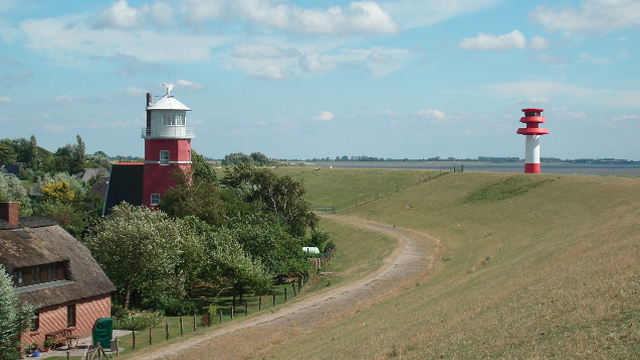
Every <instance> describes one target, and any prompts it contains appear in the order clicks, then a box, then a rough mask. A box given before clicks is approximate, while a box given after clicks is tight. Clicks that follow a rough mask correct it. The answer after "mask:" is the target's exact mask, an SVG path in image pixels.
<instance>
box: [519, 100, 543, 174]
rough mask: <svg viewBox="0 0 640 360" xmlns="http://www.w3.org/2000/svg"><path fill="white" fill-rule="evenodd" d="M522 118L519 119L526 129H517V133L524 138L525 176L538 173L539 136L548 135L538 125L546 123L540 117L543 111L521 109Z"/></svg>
mask: <svg viewBox="0 0 640 360" xmlns="http://www.w3.org/2000/svg"><path fill="white" fill-rule="evenodd" d="M522 111H523V112H524V116H523V117H522V118H520V122H521V123H525V124H527V127H526V128H520V129H518V131H517V133H518V134H521V135H525V136H526V142H525V159H524V172H525V174H539V173H540V135H545V134H548V133H549V130H547V129H545V128H541V127H540V124H541V123H543V122H546V120H545V119H544V116H542V115H541V114H542V112H543V111H544V110H543V109H535V108H527V109H522Z"/></svg>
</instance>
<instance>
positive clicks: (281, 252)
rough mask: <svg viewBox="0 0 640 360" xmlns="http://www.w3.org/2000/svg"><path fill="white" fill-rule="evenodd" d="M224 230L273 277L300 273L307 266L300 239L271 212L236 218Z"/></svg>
mask: <svg viewBox="0 0 640 360" xmlns="http://www.w3.org/2000/svg"><path fill="white" fill-rule="evenodd" d="M226 231H227V232H228V234H229V236H230V237H232V238H233V239H235V240H236V241H237V242H238V243H239V244H240V245H241V246H242V248H243V249H244V251H245V252H246V253H247V254H249V255H250V256H251V258H252V259H254V260H255V261H258V262H260V263H262V264H263V265H264V266H265V268H266V269H267V271H269V273H270V274H271V275H272V276H278V277H281V276H287V275H291V274H301V273H303V272H304V271H305V270H307V269H308V263H307V261H306V258H305V255H304V253H303V251H302V240H301V239H299V238H296V237H294V236H292V235H291V234H289V233H288V232H287V230H286V229H284V228H283V227H282V226H281V225H280V223H279V222H278V221H273V219H271V215H270V214H259V213H255V214H252V215H250V216H244V217H241V218H236V219H234V220H233V221H232V222H231V224H230V225H229V228H228V229H227V230H226Z"/></svg>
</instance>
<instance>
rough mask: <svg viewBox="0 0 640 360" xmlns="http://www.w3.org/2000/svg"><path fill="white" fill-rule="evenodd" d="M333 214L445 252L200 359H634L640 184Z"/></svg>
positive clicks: (416, 191) (513, 181)
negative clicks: (309, 320) (301, 320)
mask: <svg viewBox="0 0 640 360" xmlns="http://www.w3.org/2000/svg"><path fill="white" fill-rule="evenodd" d="M381 171H384V170H381ZM318 173H321V172H318ZM309 176H311V175H309ZM318 176H321V175H320V174H319V175H318ZM310 191H312V190H310ZM340 216H349V217H355V218H359V219H360V221H364V222H368V221H372V222H376V223H382V224H388V225H389V226H391V227H393V226H395V227H396V228H403V229H412V230H415V231H417V232H419V233H422V234H429V235H432V236H433V237H434V238H437V239H439V240H440V243H439V244H440V246H441V249H442V250H441V251H442V252H441V253H439V254H437V259H432V258H430V256H433V255H430V254H428V253H423V259H424V261H434V263H433V264H434V265H435V266H434V267H433V268H432V269H430V270H429V271H426V272H422V273H421V274H422V275H419V276H413V277H411V278H410V281H408V282H405V283H403V285H402V287H401V288H400V290H399V291H396V292H392V293H390V294H388V296H386V297H384V298H379V299H378V300H375V301H373V302H372V303H366V304H358V303H355V304H354V303H353V301H351V302H350V303H349V305H348V306H351V307H350V308H348V309H347V310H351V311H346V312H343V313H341V314H340V315H339V316H336V317H333V319H334V320H332V321H328V322H324V323H322V324H319V325H318V326H311V327H309V328H306V329H303V330H299V331H295V330H294V331H289V332H288V331H285V330H282V332H279V331H274V332H273V333H274V334H277V336H276V338H275V341H274V340H267V341H266V342H261V339H263V338H261V337H259V336H254V335H257V334H256V333H252V332H237V333H236V335H238V336H236V337H231V338H219V340H214V339H211V340H210V341H209V342H208V343H205V344H207V345H203V346H205V348H202V347H200V345H199V349H200V350H203V351H201V352H198V353H197V354H198V356H197V358H206V357H203V356H204V355H203V354H207V356H214V357H215V356H216V354H217V353H218V352H220V354H222V353H223V351H231V354H232V355H231V358H266V359H271V358H275V359H308V358H310V357H311V356H312V357H313V358H314V359H388V358H398V359H425V358H444V359H488V358H496V359H508V358H512V359H516V358H517V359H535V358H544V359H547V358H589V359H611V358H625V359H631V358H640V295H639V294H640V179H638V178H618V177H596V176H552V175H536V176H525V175H520V174H491V173H456V174H450V175H448V176H445V177H441V178H439V179H437V180H435V181H430V182H425V183H422V184H419V185H418V186H414V187H411V188H409V189H407V190H406V191H401V192H399V193H397V194H394V195H393V196H389V197H386V198H383V199H380V200H379V201H376V202H373V203H370V204H367V205H366V206H363V207H358V208H356V209H353V210H352V211H351V212H349V213H347V214H342V215H340ZM362 305H367V306H362ZM317 306H319V305H315V306H314V307H317ZM320 313H322V310H320ZM363 325H364V326H363ZM286 328H287V326H284V327H281V328H280V329H286ZM243 331H245V330H243ZM267 332H268V331H267ZM230 336H231V335H230ZM220 344H226V345H220ZM255 344H260V346H257V347H254V346H253V345H255ZM275 345H278V346H275ZM218 346H223V347H224V346H226V347H227V348H228V349H227V350H223V348H217V347H218ZM265 349H267V350H266V351H265ZM234 351H235V353H234ZM226 353H227V354H228V352H226ZM191 354H193V353H191ZM181 356H182V357H174V358H181V359H182V358H184V359H187V358H194V357H193V356H192V357H189V356H188V355H185V354H183V355H181ZM214 357H212V358H214Z"/></svg>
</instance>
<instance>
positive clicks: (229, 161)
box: [222, 152, 253, 166]
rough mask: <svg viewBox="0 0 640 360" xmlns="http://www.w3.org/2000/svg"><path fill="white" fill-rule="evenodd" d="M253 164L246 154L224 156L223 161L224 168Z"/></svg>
mask: <svg viewBox="0 0 640 360" xmlns="http://www.w3.org/2000/svg"><path fill="white" fill-rule="evenodd" d="M251 163H253V159H251V157H250V156H249V155H247V154H244V153H241V152H239V153H231V154H228V155H225V156H224V159H222V165H223V166H233V165H238V164H251Z"/></svg>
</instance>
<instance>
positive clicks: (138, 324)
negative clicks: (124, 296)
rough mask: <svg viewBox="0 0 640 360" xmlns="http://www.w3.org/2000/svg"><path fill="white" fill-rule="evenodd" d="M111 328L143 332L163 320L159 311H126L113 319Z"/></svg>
mask: <svg viewBox="0 0 640 360" xmlns="http://www.w3.org/2000/svg"><path fill="white" fill-rule="evenodd" d="M113 320H114V321H113V327H114V328H115V329H121V330H136V331H139V330H144V329H146V328H148V327H149V326H151V325H158V324H160V323H162V321H163V320H164V315H162V313H161V312H160V311H147V310H142V311H127V312H124V313H122V314H120V315H119V316H117V317H116V318H114V319H113Z"/></svg>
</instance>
